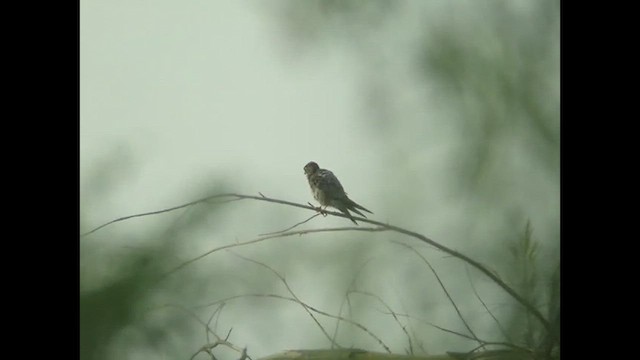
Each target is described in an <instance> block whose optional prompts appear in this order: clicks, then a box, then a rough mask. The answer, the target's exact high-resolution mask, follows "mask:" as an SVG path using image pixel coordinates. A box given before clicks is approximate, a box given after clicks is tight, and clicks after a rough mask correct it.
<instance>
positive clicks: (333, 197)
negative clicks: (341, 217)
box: [304, 161, 373, 225]
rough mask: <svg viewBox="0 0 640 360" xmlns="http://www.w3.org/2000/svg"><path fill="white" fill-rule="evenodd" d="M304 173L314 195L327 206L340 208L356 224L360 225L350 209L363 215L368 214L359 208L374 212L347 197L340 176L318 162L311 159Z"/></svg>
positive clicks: (321, 203)
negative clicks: (321, 166)
mask: <svg viewBox="0 0 640 360" xmlns="http://www.w3.org/2000/svg"><path fill="white" fill-rule="evenodd" d="M304 173H305V175H307V180H309V186H310V187H311V192H312V193H313V197H314V198H315V199H316V200H318V202H319V203H320V205H322V206H324V207H325V208H326V207H327V206H331V207H334V208H336V209H338V210H340V211H341V212H342V213H344V214H345V215H347V216H348V217H349V219H351V221H353V223H354V224H356V225H358V223H357V222H356V221H355V220H354V219H353V217H352V216H351V214H350V213H349V210H351V211H353V212H355V213H356V214H358V215H360V216H363V217H366V216H365V215H364V214H363V213H361V212H360V211H358V209H360V210H364V211H366V212H368V213H370V214H373V213H372V212H371V211H369V210H367V209H365V208H364V206H361V205H359V204H357V203H356V202H355V201H353V200H351V199H349V198H348V197H347V193H345V192H344V189H343V188H342V185H341V184H340V181H338V178H337V177H336V176H335V175H333V173H332V172H331V171H329V170H327V169H320V167H319V166H318V164H316V163H315V162H313V161H311V162H309V163H308V164H307V165H305V166H304Z"/></svg>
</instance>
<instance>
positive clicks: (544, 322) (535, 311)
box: [80, 193, 552, 332]
mask: <svg viewBox="0 0 640 360" xmlns="http://www.w3.org/2000/svg"><path fill="white" fill-rule="evenodd" d="M223 198H231V199H228V200H227V201H230V200H233V199H253V200H259V201H266V202H271V203H276V204H281V205H287V206H293V207H297V208H301V209H307V210H312V211H318V209H317V208H316V207H313V206H307V205H302V204H297V203H293V202H290V201H284V200H278V199H271V198H267V197H264V195H263V196H252V195H241V194H233V193H230V194H219V195H212V196H208V197H206V198H203V199H200V200H196V201H192V202H190V203H186V204H183V205H179V206H175V207H172V208H168V209H164V210H159V211H153V212H148V213H142V214H137V215H130V216H125V217H121V218H118V219H115V220H112V221H110V222H108V223H106V224H103V225H100V226H99V227H97V228H95V229H93V230H91V231H89V232H87V233H84V234H82V235H80V236H81V237H84V236H87V235H89V234H92V233H94V232H95V231H97V230H99V229H101V228H104V227H105V226H107V225H110V224H113V223H116V222H119V221H124V220H127V219H131V218H134V217H141V216H148V215H155V214H160V213H165V212H169V211H174V210H177V209H181V208H184V207H187V206H191V205H195V204H199V203H202V202H207V201H210V200H214V199H223ZM323 214H328V215H332V216H338V217H342V218H347V219H350V218H349V217H348V216H346V215H344V214H342V213H339V212H334V211H327V210H323ZM352 217H353V219H356V220H358V221H360V222H363V223H369V224H373V225H377V226H379V227H380V228H382V229H385V230H392V231H395V232H398V233H401V234H405V235H408V236H411V237H414V238H416V239H418V240H420V241H423V242H425V243H427V244H429V245H431V246H433V247H435V248H437V249H438V250H440V251H443V252H445V253H447V254H449V255H451V256H454V257H456V258H458V259H460V260H462V261H464V262H466V263H468V264H470V265H471V266H473V267H474V268H476V269H477V270H479V271H480V272H482V273H483V274H485V275H486V276H487V277H489V278H490V279H491V280H493V281H494V282H495V283H496V284H497V285H498V286H500V287H501V288H502V289H503V290H504V291H506V292H507V293H508V294H509V295H510V296H511V297H513V298H514V299H515V300H516V301H517V302H518V303H520V304H521V305H522V306H523V307H525V308H526V309H527V310H528V311H529V312H530V313H531V314H532V315H533V316H535V317H536V318H537V319H538V320H539V321H540V322H541V323H542V325H543V326H544V327H545V328H546V330H547V331H549V332H550V331H551V330H552V327H551V324H550V323H549V321H548V320H547V319H546V318H545V317H544V316H543V315H542V313H540V311H538V309H536V307H535V306H533V305H532V304H531V303H530V302H529V301H527V300H526V299H525V298H524V297H523V296H521V295H520V294H518V293H517V292H516V291H515V290H513V289H512V288H511V287H510V286H509V285H507V284H506V283H505V282H504V281H502V279H500V278H499V277H498V276H497V275H496V274H494V273H493V272H492V271H490V270H489V269H488V268H487V267H486V266H484V265H482V264H481V263H479V262H477V261H475V260H473V259H471V258H470V257H468V256H466V255H464V254H462V253H460V252H457V251H455V250H453V249H450V248H448V247H446V246H444V245H442V244H440V243H437V242H435V241H434V240H431V239H429V238H428V237H426V236H424V235H422V234H419V233H416V232H413V231H410V230H406V229H403V228H401V227H397V226H393V225H389V224H385V223H381V222H379V221H374V220H370V219H367V218H364V217H358V216H352ZM346 229H348V230H354V228H346ZM369 231H371V230H369ZM308 232H310V231H306V232H305V233H308ZM285 234H287V233H283V234H280V235H278V236H287V235H285ZM289 235H292V234H289ZM266 239H267V238H260V239H256V240H254V241H253V242H258V241H262V240H266ZM227 247H231V245H230V246H227ZM206 255H208V253H207V254H204V255H202V256H201V257H204V256H206ZM199 258H200V257H199ZM195 260H197V258H196V259H194V260H193V261H195ZM185 265H186V264H185ZM175 270H177V269H175Z"/></svg>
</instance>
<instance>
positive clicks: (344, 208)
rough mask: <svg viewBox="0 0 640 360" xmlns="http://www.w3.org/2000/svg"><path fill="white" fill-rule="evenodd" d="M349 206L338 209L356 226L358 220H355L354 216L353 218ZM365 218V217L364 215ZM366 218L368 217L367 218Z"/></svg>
mask: <svg viewBox="0 0 640 360" xmlns="http://www.w3.org/2000/svg"><path fill="white" fill-rule="evenodd" d="M348 208H349V207H348V205H345V206H340V207H336V209H338V210H340V212H341V213H343V214H345V215H347V216H348V217H349V219H350V220H351V221H353V223H354V224H356V225H358V223H357V222H356V220H355V219H354V218H353V216H351V213H350V212H349V210H348ZM355 212H358V210H355ZM363 216H364V215H363ZM365 217H366V216H365Z"/></svg>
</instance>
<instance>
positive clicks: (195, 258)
mask: <svg viewBox="0 0 640 360" xmlns="http://www.w3.org/2000/svg"><path fill="white" fill-rule="evenodd" d="M386 230H387V229H382V228H367V227H339V228H327V229H308V230H300V231H292V232H284V233H280V234H275V235H269V236H262V237H259V238H257V239H253V240H248V241H245V242H237V243H233V244H227V245H223V246H219V247H216V248H213V249H211V250H209V251H207V252H205V253H203V254H200V255H198V256H196V257H194V258H192V259H190V260H187V261H185V262H183V263H181V264H180V265H178V266H176V267H175V268H173V269H171V270H170V271H168V272H166V273H164V274H163V275H161V276H160V279H163V278H165V277H167V276H169V275H171V274H173V273H174V272H176V271H178V270H180V269H182V268H184V267H185V266H187V265H189V264H191V263H193V262H195V261H198V260H200V259H202V258H203V257H205V256H207V255H210V254H212V253H214V252H216V251H220V250H224V249H230V248H234V247H240V246H246V245H250V244H255V243H258V242H261V241H265V240H269V239H276V238H283V237H287V236H293V235H305V234H312V233H319V232H334V231H368V232H374V231H386Z"/></svg>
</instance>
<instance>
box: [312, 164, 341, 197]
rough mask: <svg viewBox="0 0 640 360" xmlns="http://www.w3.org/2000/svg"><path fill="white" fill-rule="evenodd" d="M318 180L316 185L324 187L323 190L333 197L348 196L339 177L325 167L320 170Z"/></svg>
mask: <svg viewBox="0 0 640 360" xmlns="http://www.w3.org/2000/svg"><path fill="white" fill-rule="evenodd" d="M316 181H317V183H316V186H317V187H318V188H320V189H322V191H324V192H325V194H327V195H329V196H330V197H331V198H332V199H341V198H342V197H345V196H346V195H345V193H344V189H343V188H342V184H340V181H338V178H337V177H336V176H335V175H333V173H332V172H331V171H329V170H325V169H320V170H318V173H317V176H316Z"/></svg>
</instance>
